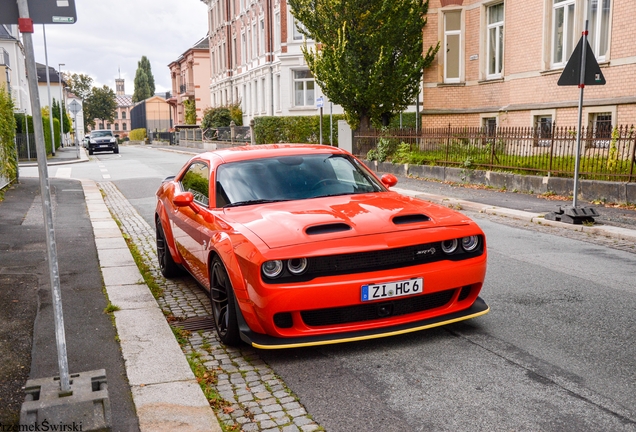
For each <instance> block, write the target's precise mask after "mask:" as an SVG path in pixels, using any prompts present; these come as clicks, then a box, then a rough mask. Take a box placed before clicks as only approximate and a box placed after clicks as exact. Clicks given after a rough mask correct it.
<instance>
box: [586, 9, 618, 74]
mask: <svg viewBox="0 0 636 432" xmlns="http://www.w3.org/2000/svg"><path fill="white" fill-rule="evenodd" d="M593 1H596V2H597V4H598V3H601V4H602V6H601V8H599V11H600V13H599V11H597V14H596V18H595V19H594V18H591V17H590V7H591V3H592V2H593ZM585 4H586V7H587V14H586V17H588V20H589V22H588V30H589V36H588V42H589V44H590V47H592V51H593V52H594V55H595V56H596V60H598V61H599V62H604V61H606V60H608V58H609V48H610V41H611V27H612V0H587V1H586V2H585ZM605 5H607V21H606V22H604V21H603V13H602V11H603V10H605V7H604V6H605ZM604 27H605V28H604ZM603 34H604V35H605V37H606V40H607V42H606V44H607V46H606V47H605V52H603V53H602V54H600V55H599V53H600V50H601V40H602V35H603Z"/></svg>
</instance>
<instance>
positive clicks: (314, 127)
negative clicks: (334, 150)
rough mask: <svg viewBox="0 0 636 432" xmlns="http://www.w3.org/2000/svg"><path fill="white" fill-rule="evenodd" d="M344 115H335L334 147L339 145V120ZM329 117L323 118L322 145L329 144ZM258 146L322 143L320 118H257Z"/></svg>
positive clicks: (255, 126)
mask: <svg viewBox="0 0 636 432" xmlns="http://www.w3.org/2000/svg"><path fill="white" fill-rule="evenodd" d="M344 119H345V117H344V115H343V114H334V115H333V145H335V146H337V145H338V120H344ZM329 121H330V120H329V115H323V116H322V143H323V144H329V136H330V130H329ZM254 135H256V144H276V143H298V144H300V143H303V144H305V143H307V144H318V143H319V141H320V116H295V117H256V118H255V119H254Z"/></svg>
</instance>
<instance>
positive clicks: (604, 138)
mask: <svg viewBox="0 0 636 432" xmlns="http://www.w3.org/2000/svg"><path fill="white" fill-rule="evenodd" d="M590 117H591V118H590V120H591V121H590V123H591V124H592V128H593V129H592V133H593V137H594V147H599V148H609V145H610V141H611V139H612V113H611V112H600V113H594V114H590Z"/></svg>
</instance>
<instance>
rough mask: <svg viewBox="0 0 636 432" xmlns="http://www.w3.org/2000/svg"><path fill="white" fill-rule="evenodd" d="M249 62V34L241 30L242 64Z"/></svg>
mask: <svg viewBox="0 0 636 432" xmlns="http://www.w3.org/2000/svg"><path fill="white" fill-rule="evenodd" d="M245 63H247V35H246V34H245V32H244V31H242V32H241V64H242V65H244V64H245Z"/></svg>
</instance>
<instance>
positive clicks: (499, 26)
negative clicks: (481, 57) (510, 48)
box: [486, 3, 506, 79]
mask: <svg viewBox="0 0 636 432" xmlns="http://www.w3.org/2000/svg"><path fill="white" fill-rule="evenodd" d="M500 5H501V6H503V7H504V17H503V18H502V20H501V21H497V22H493V23H491V22H490V8H493V7H496V6H500ZM505 13H506V9H505V5H504V3H495V4H490V5H487V6H486V79H497V78H501V76H502V73H503V55H504V44H503V37H504V23H505ZM491 30H494V31H495V53H494V54H495V55H494V57H495V70H494V71H491V70H490V58H491V49H492V41H491V33H492V32H491Z"/></svg>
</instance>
